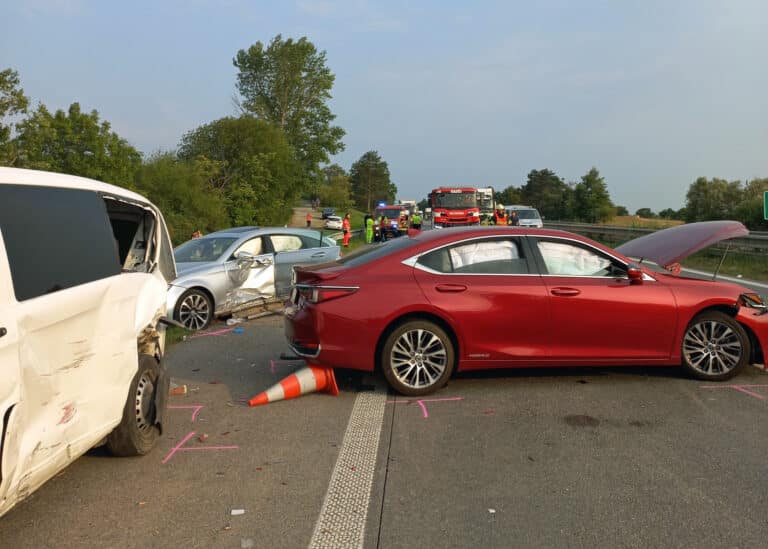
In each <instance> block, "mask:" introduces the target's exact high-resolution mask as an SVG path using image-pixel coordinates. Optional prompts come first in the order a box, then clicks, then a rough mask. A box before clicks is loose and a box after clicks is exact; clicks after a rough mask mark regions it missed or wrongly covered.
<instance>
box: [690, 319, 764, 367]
mask: <svg viewBox="0 0 768 549" xmlns="http://www.w3.org/2000/svg"><path fill="white" fill-rule="evenodd" d="M750 353H751V349H750V343H749V337H748V336H747V334H746V332H745V331H744V328H742V327H741V325H740V324H739V323H738V322H736V321H735V320H734V319H733V318H731V317H730V316H728V315H727V314H725V313H721V312H719V311H706V312H703V313H701V314H698V315H696V316H695V317H694V318H693V320H691V322H690V323H689V324H688V327H687V328H686V329H685V334H684V335H683V342H682V357H683V367H684V368H685V370H686V371H687V372H688V373H689V374H691V375H692V376H693V377H695V378H698V379H703V380H706V381H723V380H726V379H730V378H732V377H733V376H735V375H736V374H738V373H739V372H740V371H741V370H742V369H743V368H744V366H746V365H747V362H749V357H750Z"/></svg>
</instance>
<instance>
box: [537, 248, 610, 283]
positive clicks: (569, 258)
mask: <svg viewBox="0 0 768 549" xmlns="http://www.w3.org/2000/svg"><path fill="white" fill-rule="evenodd" d="M538 247H539V252H541V256H542V258H543V259H544V264H545V265H546V266H547V271H548V274H550V275H559V276H568V275H570V276H615V272H614V270H613V269H612V268H611V265H612V262H611V260H610V259H608V258H607V257H605V256H603V255H600V254H598V253H597V252H595V251H593V250H589V249H587V248H583V247H581V246H576V245H573V244H571V243H568V242H552V241H547V240H540V241H538Z"/></svg>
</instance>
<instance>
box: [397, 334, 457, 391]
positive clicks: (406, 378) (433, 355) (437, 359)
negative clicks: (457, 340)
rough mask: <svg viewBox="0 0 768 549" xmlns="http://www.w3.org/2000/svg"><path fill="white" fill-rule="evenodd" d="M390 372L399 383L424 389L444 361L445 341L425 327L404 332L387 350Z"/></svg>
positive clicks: (443, 366) (439, 372) (438, 374)
mask: <svg viewBox="0 0 768 549" xmlns="http://www.w3.org/2000/svg"><path fill="white" fill-rule="evenodd" d="M389 358H390V365H391V368H392V373H394V375H395V377H396V378H397V380H398V381H399V382H400V383H402V384H403V385H405V386H407V387H410V388H412V389H424V388H427V387H430V386H432V385H434V384H435V383H436V382H437V381H438V380H439V379H440V378H441V377H442V375H443V372H445V369H446V367H447V365H448V352H447V350H446V347H445V344H444V343H443V341H442V340H441V339H440V337H438V336H437V335H436V334H434V333H432V332H430V331H429V330H425V329H414V330H409V331H407V332H404V333H403V334H402V335H400V337H399V338H398V339H397V341H395V343H394V345H393V346H392V351H391V353H390V357H389Z"/></svg>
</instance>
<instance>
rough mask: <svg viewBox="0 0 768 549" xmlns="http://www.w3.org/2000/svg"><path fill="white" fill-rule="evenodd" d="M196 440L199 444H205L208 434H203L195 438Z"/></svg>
mask: <svg viewBox="0 0 768 549" xmlns="http://www.w3.org/2000/svg"><path fill="white" fill-rule="evenodd" d="M197 440H199V441H200V442H206V441H207V440H208V433H203V434H202V435H200V436H199V437H197Z"/></svg>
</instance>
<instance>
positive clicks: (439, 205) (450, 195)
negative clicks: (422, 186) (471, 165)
mask: <svg viewBox="0 0 768 549" xmlns="http://www.w3.org/2000/svg"><path fill="white" fill-rule="evenodd" d="M429 203H430V204H431V205H432V218H433V220H434V221H433V224H434V226H435V227H456V226H459V225H479V224H480V209H479V208H478V205H477V188H476V187H438V188H437V189H433V190H432V192H431V193H429Z"/></svg>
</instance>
